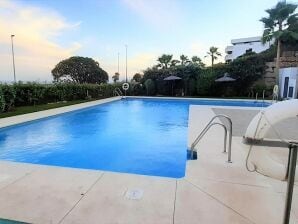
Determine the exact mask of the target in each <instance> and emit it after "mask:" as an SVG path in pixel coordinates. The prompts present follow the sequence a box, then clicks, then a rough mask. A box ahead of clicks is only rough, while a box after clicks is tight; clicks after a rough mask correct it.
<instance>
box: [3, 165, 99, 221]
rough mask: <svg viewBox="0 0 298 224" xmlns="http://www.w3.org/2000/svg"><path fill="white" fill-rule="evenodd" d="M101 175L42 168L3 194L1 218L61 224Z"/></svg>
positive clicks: (87, 171) (76, 170)
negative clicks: (59, 223)
mask: <svg viewBox="0 0 298 224" xmlns="http://www.w3.org/2000/svg"><path fill="white" fill-rule="evenodd" d="M101 175H102V172H95V171H89V170H79V169H66V168H58V167H49V166H41V167H40V169H38V170H37V171H35V172H33V173H32V174H29V175H27V176H26V177H24V178H22V179H21V180H20V181H18V182H16V183H14V184H13V185H11V186H9V187H7V188H5V189H3V190H2V191H0V217H3V218H7V219H15V220H21V221H24V222H29V223H40V224H43V223H58V221H59V220H61V219H62V218H63V217H64V215H65V214H66V213H67V212H68V211H69V210H70V209H71V208H72V207H73V206H74V205H75V204H76V203H77V202H78V201H79V200H80V199H81V197H82V194H85V193H86V192H87V190H88V189H89V188H90V187H91V186H92V184H94V183H95V182H96V180H97V179H98V178H99V177H100V176H101Z"/></svg>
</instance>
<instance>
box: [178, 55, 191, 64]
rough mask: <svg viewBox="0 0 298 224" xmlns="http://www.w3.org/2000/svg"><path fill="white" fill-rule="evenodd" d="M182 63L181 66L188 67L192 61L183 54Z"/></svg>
mask: <svg viewBox="0 0 298 224" xmlns="http://www.w3.org/2000/svg"><path fill="white" fill-rule="evenodd" d="M180 62H181V65H186V64H188V63H189V62H190V60H189V59H188V57H187V56H186V55H184V54H182V55H181V56H180Z"/></svg>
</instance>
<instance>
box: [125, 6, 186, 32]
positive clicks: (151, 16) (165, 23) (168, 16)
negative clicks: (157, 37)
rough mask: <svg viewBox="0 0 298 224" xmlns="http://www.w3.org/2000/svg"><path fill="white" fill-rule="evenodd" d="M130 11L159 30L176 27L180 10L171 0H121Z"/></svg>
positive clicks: (179, 19) (180, 14)
mask: <svg viewBox="0 0 298 224" xmlns="http://www.w3.org/2000/svg"><path fill="white" fill-rule="evenodd" d="M122 2H123V3H124V5H126V6H127V7H128V8H129V9H130V10H131V11H133V12H134V13H136V14H137V15H138V16H140V17H142V18H143V19H144V20H145V21H147V22H148V23H150V24H151V25H153V26H155V27H156V28H158V29H159V30H168V29H171V28H173V29H174V28H175V27H177V24H178V23H179V21H181V18H182V11H181V10H180V7H179V6H178V5H177V2H176V1H173V0H122Z"/></svg>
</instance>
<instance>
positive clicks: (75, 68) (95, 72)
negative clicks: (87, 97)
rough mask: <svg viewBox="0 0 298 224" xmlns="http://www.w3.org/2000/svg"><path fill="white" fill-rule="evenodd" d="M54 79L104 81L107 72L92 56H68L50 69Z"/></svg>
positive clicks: (107, 77) (81, 81) (84, 81)
mask: <svg viewBox="0 0 298 224" xmlns="http://www.w3.org/2000/svg"><path fill="white" fill-rule="evenodd" d="M52 75H53V77H54V80H55V81H57V82H58V81H62V82H63V81H72V82H77V83H98V84H99V83H106V82H107V81H108V79H109V76H108V73H107V72H106V71H104V70H103V69H101V68H100V67H99V63H98V62H97V61H94V60H93V59H92V58H87V57H79V56H75V57H70V58H68V59H65V60H63V61H61V62H59V63H58V64H57V65H56V66H55V68H54V69H53V70H52Z"/></svg>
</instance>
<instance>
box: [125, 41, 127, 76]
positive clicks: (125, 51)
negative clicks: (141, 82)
mask: <svg viewBox="0 0 298 224" xmlns="http://www.w3.org/2000/svg"><path fill="white" fill-rule="evenodd" d="M125 64H126V65H125V82H127V44H125Z"/></svg>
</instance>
